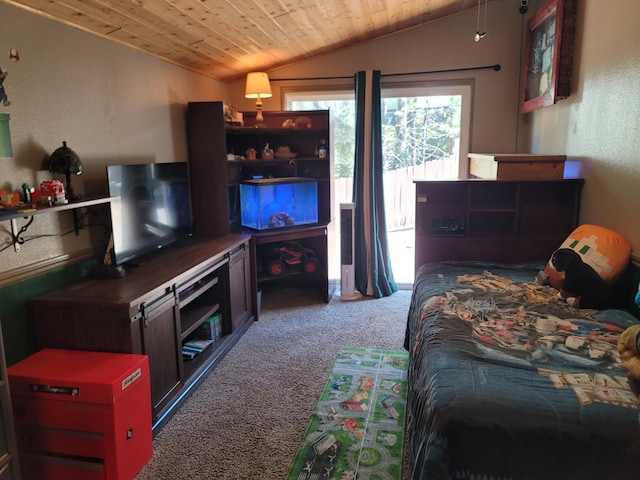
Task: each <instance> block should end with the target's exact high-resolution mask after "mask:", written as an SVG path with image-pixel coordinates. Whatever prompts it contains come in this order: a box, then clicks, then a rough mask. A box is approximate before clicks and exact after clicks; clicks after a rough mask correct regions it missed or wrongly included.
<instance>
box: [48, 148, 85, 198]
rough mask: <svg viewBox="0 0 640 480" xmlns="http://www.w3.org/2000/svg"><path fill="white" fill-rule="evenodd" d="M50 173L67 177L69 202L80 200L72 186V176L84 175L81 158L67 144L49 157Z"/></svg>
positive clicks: (66, 191)
mask: <svg viewBox="0 0 640 480" xmlns="http://www.w3.org/2000/svg"><path fill="white" fill-rule="evenodd" d="M49 171H50V172H53V173H62V174H64V176H65V179H66V181H67V185H66V187H65V196H66V198H67V200H68V201H70V202H72V201H74V200H78V199H79V198H80V196H79V195H76V194H75V193H74V191H73V187H72V186H71V174H72V173H73V174H75V175H81V174H82V162H81V161H80V157H78V155H77V154H76V152H74V151H73V150H71V149H70V148H69V147H67V142H64V141H63V142H62V146H61V147H59V148H56V150H55V151H54V152H53V153H52V154H51V156H50V157H49Z"/></svg>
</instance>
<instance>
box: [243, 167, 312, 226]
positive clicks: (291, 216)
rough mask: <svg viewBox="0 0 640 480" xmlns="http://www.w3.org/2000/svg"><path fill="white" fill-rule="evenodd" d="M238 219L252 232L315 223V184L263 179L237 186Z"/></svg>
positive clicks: (290, 180) (297, 178)
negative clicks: (238, 196)
mask: <svg viewBox="0 0 640 480" xmlns="http://www.w3.org/2000/svg"><path fill="white" fill-rule="evenodd" d="M240 220H241V224H242V226H243V227H247V228H253V229H255V230H267V229H271V228H286V227H294V226H300V225H310V224H314V223H318V182H317V180H312V179H308V178H301V177H287V178H263V179H253V180H245V181H243V182H242V183H241V184H240Z"/></svg>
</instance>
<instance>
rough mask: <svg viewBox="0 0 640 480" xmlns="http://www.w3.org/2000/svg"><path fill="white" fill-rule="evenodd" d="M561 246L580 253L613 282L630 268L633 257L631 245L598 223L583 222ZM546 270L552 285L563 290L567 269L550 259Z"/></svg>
mask: <svg viewBox="0 0 640 480" xmlns="http://www.w3.org/2000/svg"><path fill="white" fill-rule="evenodd" d="M558 248H570V249H572V250H574V251H575V252H577V253H579V254H580V256H581V257H582V261H583V262H584V263H586V264H588V265H590V266H591V267H592V268H593V269H594V270H595V271H596V273H597V274H598V275H600V277H601V278H602V279H603V280H604V281H606V282H607V283H609V284H613V283H614V282H615V281H616V280H617V279H618V278H619V277H620V275H622V273H623V272H624V271H625V269H626V268H627V265H628V264H629V260H630V259H631V245H629V242H627V240H626V239H625V238H624V237H623V236H622V235H620V234H619V233H617V232H614V231H613V230H609V229H608V228H604V227H600V226H598V225H590V224H584V225H580V226H579V227H578V228H576V229H575V230H574V231H573V232H571V233H570V234H569V236H568V237H567V239H566V240H565V241H564V242H563V243H562V245H560V246H559V247H558ZM544 273H545V274H546V275H547V276H548V277H549V280H548V281H549V283H550V284H551V286H552V287H554V288H556V289H558V290H560V288H561V287H562V283H563V281H564V273H563V272H558V271H557V270H556V269H555V268H553V265H552V264H551V259H549V261H548V262H547V265H546V267H545V269H544Z"/></svg>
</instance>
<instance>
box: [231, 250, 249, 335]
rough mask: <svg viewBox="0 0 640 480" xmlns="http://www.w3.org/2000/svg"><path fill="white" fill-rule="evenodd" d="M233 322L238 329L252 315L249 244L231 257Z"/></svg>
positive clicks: (234, 327) (234, 328) (235, 328)
mask: <svg viewBox="0 0 640 480" xmlns="http://www.w3.org/2000/svg"><path fill="white" fill-rule="evenodd" d="M229 296H230V302H229V303H230V311H231V324H232V326H233V330H237V329H238V328H239V327H240V326H242V324H243V323H244V322H246V321H247V319H248V318H249V317H250V316H251V270H250V258H249V250H248V246H247V244H244V245H242V246H241V247H240V248H239V249H238V250H236V251H235V252H232V253H231V255H230V257H229Z"/></svg>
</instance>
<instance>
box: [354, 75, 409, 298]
mask: <svg viewBox="0 0 640 480" xmlns="http://www.w3.org/2000/svg"><path fill="white" fill-rule="evenodd" d="M380 79H381V75H380V71H379V70H374V71H369V72H364V71H361V72H358V73H357V74H356V75H355V94H356V153H355V162H354V176H353V202H354V203H355V206H356V212H355V222H354V226H355V286H356V288H357V289H358V291H359V292H360V293H362V294H363V295H368V296H372V297H375V298H380V297H386V296H389V295H391V294H392V293H394V292H396V291H397V290H398V286H397V285H396V282H395V280H394V278H393V272H392V270H391V260H390V258H389V245H388V240H387V223H386V217H385V212H384V189H383V181H382V175H383V170H384V169H383V161H382V125H381V122H382V108H381V93H380Z"/></svg>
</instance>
